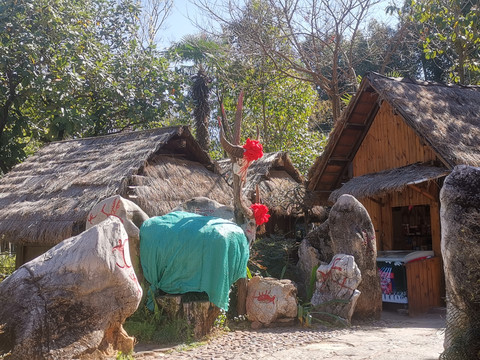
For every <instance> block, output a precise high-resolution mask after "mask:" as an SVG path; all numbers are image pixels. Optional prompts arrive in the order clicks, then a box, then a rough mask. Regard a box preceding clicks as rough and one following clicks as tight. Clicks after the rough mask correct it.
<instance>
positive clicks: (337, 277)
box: [311, 254, 362, 324]
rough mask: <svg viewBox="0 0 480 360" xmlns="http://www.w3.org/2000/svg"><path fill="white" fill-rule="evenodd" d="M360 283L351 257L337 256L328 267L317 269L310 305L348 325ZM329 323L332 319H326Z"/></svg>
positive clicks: (360, 279)
mask: <svg viewBox="0 0 480 360" xmlns="http://www.w3.org/2000/svg"><path fill="white" fill-rule="evenodd" d="M361 281H362V275H361V273H360V269H359V268H358V266H357V264H356V263H355V259H354V257H353V256H351V255H345V254H337V255H335V256H334V257H333V259H332V261H331V262H330V264H328V265H320V266H319V267H318V269H317V282H316V287H315V292H314V294H313V296H312V299H311V304H312V305H313V306H314V308H315V309H316V310H321V312H322V313H326V314H329V315H335V316H338V317H340V318H341V319H342V320H343V321H342V322H346V323H347V324H350V322H351V318H352V315H353V311H354V310H355V306H356V304H357V300H358V297H359V296H360V291H358V290H357V287H358V285H359V284H360V282H361ZM328 320H329V321H331V320H332V318H330V319H328Z"/></svg>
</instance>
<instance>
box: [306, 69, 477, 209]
mask: <svg viewBox="0 0 480 360" xmlns="http://www.w3.org/2000/svg"><path fill="white" fill-rule="evenodd" d="M384 102H385V103H388V105H389V106H390V107H391V109H392V111H393V113H394V114H395V115H399V116H401V118H402V119H403V122H404V123H405V124H406V125H407V126H408V127H409V128H410V129H411V130H413V131H412V132H413V134H414V136H416V137H418V138H419V139H420V143H421V145H422V146H425V147H428V148H429V149H431V150H432V151H433V153H434V154H435V155H436V159H435V160H436V161H437V163H436V164H435V165H436V166H437V167H439V168H440V170H439V171H442V170H441V169H447V170H451V169H452V168H453V167H454V166H455V165H459V164H468V165H472V166H480V146H479V144H480V87H479V86H460V85H445V84H438V83H431V82H423V81H413V80H410V79H402V78H389V77H385V76H381V75H378V74H375V73H370V74H368V75H366V76H365V77H364V78H363V80H362V83H361V84H360V89H359V90H358V92H357V94H356V95H355V96H354V97H353V98H352V100H351V101H350V104H349V106H348V108H347V109H346V110H345V112H344V115H343V117H342V119H341V120H340V121H339V122H338V123H337V124H336V126H335V128H334V129H333V131H332V133H331V134H330V137H329V141H328V144H327V146H326V148H325V151H324V152H323V154H322V155H321V156H320V157H318V158H317V160H316V162H315V164H314V165H313V166H312V167H311V168H310V171H309V173H308V189H309V190H312V191H315V192H316V193H317V197H318V199H319V201H320V202H321V203H325V202H326V200H327V199H328V196H329V195H330V193H331V192H332V191H334V190H335V189H337V188H339V187H340V186H341V185H342V184H344V183H346V182H347V181H349V180H350V179H351V178H352V169H350V174H349V166H350V164H352V160H353V159H354V157H355V155H356V154H357V151H358V150H359V148H360V147H361V146H362V143H363V142H364V140H366V137H367V134H368V132H369V129H370V127H371V125H372V123H373V121H374V119H375V117H376V116H377V113H378V112H379V110H380V108H381V106H382V104H383V103H384ZM383 136H384V137H385V138H389V139H393V138H394V137H395V134H394V133H392V132H391V133H384V134H383ZM378 141H381V140H378ZM390 141H393V140H390ZM392 146H393V145H392ZM376 156H380V157H383V154H376ZM404 158H405V159H404V161H403V163H402V164H401V166H406V165H410V164H411V163H412V162H410V161H407V160H406V157H405V156H404ZM383 167H384V169H382V170H388V169H391V168H396V167H399V166H396V164H394V163H393V162H392V163H390V164H385V166H383ZM369 172H370V171H369ZM410 173H411V174H413V173H414V171H411V172H410ZM362 175H363V174H362ZM402 178H403V181H404V184H407V183H408V182H411V181H413V180H414V179H411V178H410V177H408V176H407V177H406V176H405V173H404V174H403V176H402ZM377 180H378V179H376V180H375V183H376V184H377V186H378V188H377V190H378V192H379V193H381V192H382V191H383V185H382V183H381V182H380V181H377ZM374 187H375V184H371V185H370V192H369V195H371V193H372V191H373V192H375V189H374ZM357 195H358V194H357ZM331 200H333V201H334V200H335V199H331Z"/></svg>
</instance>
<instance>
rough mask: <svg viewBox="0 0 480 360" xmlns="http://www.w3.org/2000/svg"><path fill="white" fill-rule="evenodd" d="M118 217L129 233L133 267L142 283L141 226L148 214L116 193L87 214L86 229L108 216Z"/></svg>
mask: <svg viewBox="0 0 480 360" xmlns="http://www.w3.org/2000/svg"><path fill="white" fill-rule="evenodd" d="M110 216H112V217H116V218H118V219H119V220H120V221H121V222H122V224H123V226H124V227H125V230H126V231H127V235H128V246H129V249H130V256H131V259H132V264H133V268H134V270H135V273H136V274H137V277H138V280H139V282H140V283H142V282H143V273H142V267H141V266H140V226H142V224H143V222H144V221H145V220H147V219H148V215H147V214H146V213H145V212H144V211H143V210H142V209H141V208H140V207H139V206H138V205H137V204H135V203H134V202H132V201H130V200H127V199H124V198H123V197H121V196H120V195H114V196H111V197H109V198H106V199H104V200H102V201H100V202H99V203H98V204H97V205H95V206H94V207H93V209H92V210H91V211H90V213H89V214H88V216H87V222H86V229H87V230H88V229H90V228H91V227H92V226H95V225H97V224H99V223H101V222H102V221H104V220H105V219H107V218H108V217H110Z"/></svg>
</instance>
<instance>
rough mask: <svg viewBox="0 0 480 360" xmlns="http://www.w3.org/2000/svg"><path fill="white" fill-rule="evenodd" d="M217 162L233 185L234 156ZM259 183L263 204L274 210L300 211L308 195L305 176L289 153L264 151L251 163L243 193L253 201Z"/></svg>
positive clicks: (282, 213)
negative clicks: (303, 198) (304, 181)
mask: <svg viewBox="0 0 480 360" xmlns="http://www.w3.org/2000/svg"><path fill="white" fill-rule="evenodd" d="M217 164H218V165H219V168H220V172H221V174H222V175H223V177H224V178H225V179H226V180H227V182H228V183H229V184H230V185H231V184H232V174H231V171H232V165H231V162H230V159H224V160H219V161H217ZM257 185H258V186H259V189H260V197H261V201H262V203H264V204H265V205H267V206H268V207H269V209H270V210H271V211H272V212H275V213H277V214H279V215H291V214H292V213H296V212H297V211H298V209H297V208H298V206H299V204H301V201H302V197H303V194H304V187H303V177H302V175H301V174H300V172H299V171H298V170H297V169H296V168H295V166H294V165H293V163H292V161H291V160H290V157H289V156H288V154H287V153H286V152H282V151H279V152H274V153H267V154H264V155H263V157H262V158H260V159H259V160H256V161H254V162H253V163H252V164H251V165H250V167H249V168H248V172H247V179H246V183H245V187H244V189H243V194H244V196H245V197H246V199H248V200H249V201H254V199H255V191H256V186H257Z"/></svg>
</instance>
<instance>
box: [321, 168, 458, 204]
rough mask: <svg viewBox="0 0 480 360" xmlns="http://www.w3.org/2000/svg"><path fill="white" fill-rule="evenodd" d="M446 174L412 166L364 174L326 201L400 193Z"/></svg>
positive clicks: (432, 169) (445, 170) (446, 171)
mask: <svg viewBox="0 0 480 360" xmlns="http://www.w3.org/2000/svg"><path fill="white" fill-rule="evenodd" d="M448 173H450V171H449V170H447V169H445V168H441V167H435V166H429V165H425V164H412V165H407V166H403V167H400V168H395V169H390V170H385V171H380V172H378V173H374V174H366V175H363V176H358V177H355V178H353V179H352V180H350V181H349V182H347V183H346V184H344V185H343V186H342V187H341V188H340V189H337V190H335V191H334V192H332V193H331V195H330V197H329V198H328V200H329V201H331V202H336V201H337V199H338V198H339V197H340V196H342V195H343V194H350V195H353V196H355V197H356V198H359V199H361V198H364V197H371V196H382V195H384V194H386V193H389V192H392V191H402V190H403V189H405V188H406V187H407V186H408V185H412V184H418V183H423V182H425V181H430V180H434V179H437V178H439V177H442V176H445V175H447V174H448Z"/></svg>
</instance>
